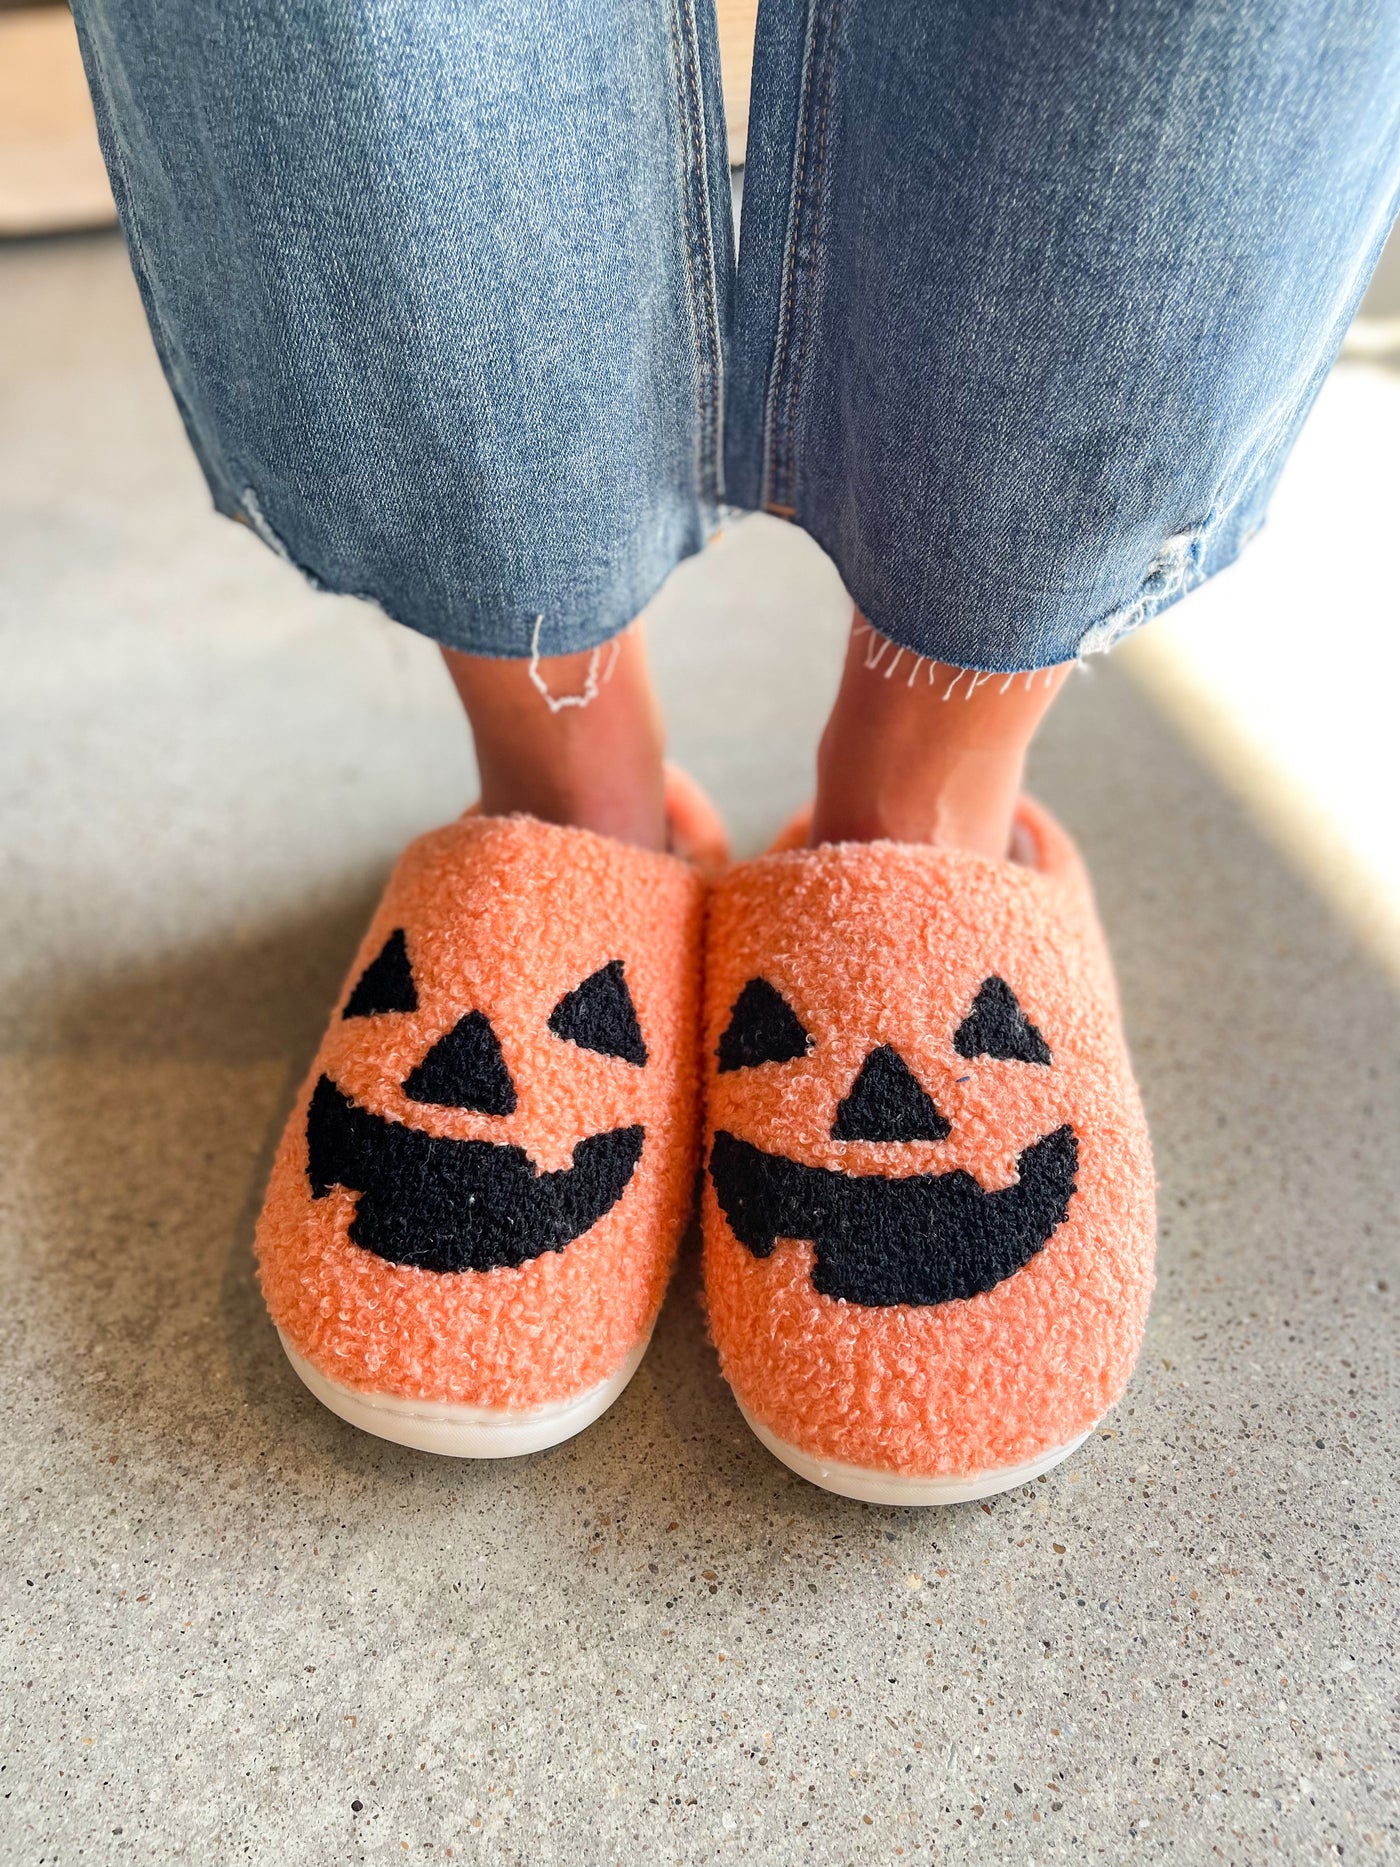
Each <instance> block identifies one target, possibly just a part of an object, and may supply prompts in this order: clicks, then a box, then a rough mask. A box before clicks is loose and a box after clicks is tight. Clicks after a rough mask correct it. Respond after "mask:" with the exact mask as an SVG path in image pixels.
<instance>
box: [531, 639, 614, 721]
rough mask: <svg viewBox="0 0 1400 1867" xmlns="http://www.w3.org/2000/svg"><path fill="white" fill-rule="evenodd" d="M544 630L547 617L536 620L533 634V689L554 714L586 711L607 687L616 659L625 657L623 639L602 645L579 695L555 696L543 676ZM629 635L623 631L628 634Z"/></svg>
mask: <svg viewBox="0 0 1400 1867" xmlns="http://www.w3.org/2000/svg"><path fill="white" fill-rule="evenodd" d="M543 626H544V617H543V616H536V618H535V626H534V628H533V629H532V630H531V632H530V665H529V667H528V669H527V670H526V672H527V673H528V674H529V676H530V685H531V686H532V687H533V688H534V690H535V692H536V693H537V694H538V695H539V696H540V698H541V700H543V701H544V704H545V705H546V706H547V707H548V708H549V710H550V712H551V713H562V712H563V710H564V708H565V707H586V706H589V705H590V704H591V703H592V702H593V701H595V700H596V699H597V698H598V692H599V689H600V688H603V687H606V686H607V684H608V682H609V681H610V680H611V679H612V677H613V670H614V669H615V668H616V667H617V658H618V656H619V655H620V654H621V653H622V635H615V636H614V637H613V639H612V640H611V641H610V642H600V643H599V644H598V646H597V647H596V648H595V649H594V650H593V651H592V653H591V654H590V655H589V657H588V672H587V674H586V675H585V676H584V681H583V688H582V690H581V691H580V692H579V693H576V694H552V693H550V691H549V683H548V682H547V681H546V680H545V678H544V676H543V675H542V674H541V673H540V630H541V628H542V627H543ZM625 633H626V631H625V630H624V631H623V634H625ZM605 648H606V649H607V651H608V665H607V666H606V668H604V669H603V672H602V675H601V677H600V676H599V673H598V669H599V668H600V667H601V666H602V660H603V650H604V649H605Z"/></svg>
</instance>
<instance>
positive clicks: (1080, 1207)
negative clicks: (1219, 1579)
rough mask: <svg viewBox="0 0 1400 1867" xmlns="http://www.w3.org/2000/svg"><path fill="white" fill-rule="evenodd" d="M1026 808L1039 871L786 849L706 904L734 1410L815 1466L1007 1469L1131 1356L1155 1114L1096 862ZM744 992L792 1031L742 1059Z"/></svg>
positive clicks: (723, 1348) (945, 856) (1041, 814)
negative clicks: (1115, 966)
mask: <svg viewBox="0 0 1400 1867" xmlns="http://www.w3.org/2000/svg"><path fill="white" fill-rule="evenodd" d="M1019 815H1020V821H1019V836H1018V846H1019V847H1020V848H1022V849H1024V850H1026V851H1027V852H1028V853H1030V854H1031V855H1032V856H1033V858H1034V865H1033V866H1031V865H1023V864H1019V863H1012V862H993V861H989V860H986V859H984V858H982V857H979V856H974V855H970V854H964V853H960V852H950V851H944V850H936V849H931V848H923V847H917V846H913V845H905V844H896V843H867V844H856V843H848V844H834V845H826V846H822V847H818V848H815V849H805V848H800V847H791V846H789V847H788V848H786V849H785V850H783V851H780V852H778V853H771V854H769V855H767V856H764V857H760V858H759V859H758V860H757V861H753V862H747V863H743V864H740V865H739V866H737V867H735V868H733V869H731V870H730V871H729V872H728V874H727V875H725V876H724V877H723V878H722V879H721V880H720V881H719V882H718V884H717V885H716V886H715V888H714V890H713V892H712V895H711V905H710V915H709V931H708V936H707V954H706V1012H705V1024H704V1031H705V1038H704V1041H705V1051H706V1059H707V1061H706V1083H707V1090H706V1093H707V1110H706V1123H707V1128H708V1131H709V1152H708V1157H707V1158H708V1167H709V1170H708V1171H707V1173H706V1176H705V1179H706V1184H705V1193H704V1222H705V1290H706V1301H707V1305H708V1310H709V1318H710V1327H711V1331H712V1334H713V1336H714V1340H715V1343H716V1346H717V1348H718V1350H719V1355H720V1361H721V1365H722V1367H723V1369H724V1373H725V1375H726V1377H727V1378H728V1380H729V1382H730V1383H731V1385H732V1386H733V1388H734V1390H735V1392H736V1394H737V1395H738V1397H739V1399H740V1401H741V1402H742V1403H743V1406H744V1407H745V1409H746V1411H747V1412H748V1413H749V1414H750V1415H751V1416H752V1417H753V1418H755V1419H757V1420H758V1421H760V1422H761V1423H762V1424H763V1425H765V1426H767V1427H768V1428H769V1429H770V1430H771V1431H772V1432H773V1433H775V1434H776V1435H778V1436H779V1437H780V1438H782V1439H784V1440H786V1441H788V1442H789V1443H790V1444H792V1445H795V1446H797V1447H799V1448H801V1449H802V1450H803V1451H806V1452H808V1453H811V1454H813V1455H814V1456H816V1457H819V1458H828V1459H838V1460H843V1461H845V1462H847V1463H850V1464H853V1465H858V1466H864V1467H867V1468H869V1469H873V1470H881V1471H887V1472H900V1473H906V1474H909V1475H911V1476H914V1475H918V1476H931V1477H932V1476H954V1475H970V1474H973V1473H977V1472H985V1471H990V1470H995V1469H997V1468H999V1467H1003V1466H1009V1465H1017V1464H1021V1463H1023V1462H1025V1461H1028V1460H1030V1459H1033V1458H1035V1457H1036V1456H1037V1455H1038V1454H1040V1453H1042V1452H1045V1451H1048V1450H1050V1449H1051V1448H1053V1447H1057V1446H1061V1445H1064V1444H1066V1443H1067V1442H1068V1441H1070V1440H1072V1439H1074V1438H1075V1437H1076V1436H1077V1435H1078V1434H1080V1433H1082V1432H1084V1431H1085V1430H1086V1429H1087V1428H1089V1427H1090V1426H1092V1425H1093V1424H1094V1422H1095V1421H1096V1420H1098V1419H1099V1418H1100V1417H1101V1416H1102V1415H1103V1413H1104V1412H1105V1410H1106V1409H1107V1408H1109V1407H1110V1406H1112V1404H1113V1403H1114V1402H1115V1401H1116V1400H1117V1399H1118V1397H1119V1396H1120V1395H1121V1393H1122V1391H1123V1388H1124V1386H1125V1385H1126V1383H1127V1380H1128V1376H1129V1374H1130V1372H1131V1370H1132V1366H1133V1362H1134V1359H1135V1357H1136V1355H1137V1350H1138V1346H1139V1343H1140V1341H1141V1338H1142V1330H1143V1326H1144V1323H1145V1321H1146V1316H1147V1306H1148V1300H1149V1297H1150V1294H1151V1287H1152V1257H1153V1246H1154V1236H1155V1213H1154V1196H1153V1194H1154V1183H1153V1173H1152V1160H1151V1152H1150V1147H1149V1143H1148V1136H1147V1128H1146V1124H1145V1121H1144V1119H1143V1114H1142V1108H1141V1104H1140V1102H1139V1099H1138V1094H1137V1089H1136V1086H1135V1084H1134V1081H1133V1075H1132V1070H1131V1066H1130V1064H1129V1061H1128V1057H1127V1052H1126V1050H1125V1047H1124V1043H1123V1038H1122V1034H1121V1028H1120V1023H1119V1015H1118V1008H1117V998H1116V991H1115V987H1114V982H1113V976H1112V970H1111V966H1110V963H1109V958H1108V953H1107V949H1106V947H1105V944H1104V941H1103V938H1102V935H1101V932H1100V929H1099V924H1098V918H1097V914H1096V911H1095V908H1094V903H1093V898H1092V894H1091V891H1090V887H1089V882H1088V878H1087V876H1086V874H1085V872H1084V869H1083V867H1082V865H1081V863H1080V861H1079V858H1078V856H1077V854H1076V852H1075V850H1074V847H1073V845H1072V844H1071V842H1070V840H1069V838H1068V837H1067V836H1066V835H1065V833H1064V831H1063V830H1061V829H1060V828H1059V826H1058V825H1057V824H1056V823H1055V822H1054V821H1053V820H1052V819H1051V818H1050V816H1049V815H1048V813H1047V812H1045V811H1044V810H1042V809H1040V808H1039V807H1038V806H1037V805H1035V804H1032V803H1031V802H1029V801H1028V800H1027V801H1024V802H1023V804H1022V806H1021V810H1020V814H1019ZM784 840H785V841H790V840H795V838H791V839H789V838H785V839H784ZM755 981H760V982H761V983H762V986H763V987H764V988H766V989H764V990H762V991H758V990H757V989H756V987H755V983H754V982H755ZM778 1001H781V1004H782V1005H784V1006H785V1007H786V1008H787V1013H788V1014H789V1015H790V1021H791V1022H790V1023H789V1022H788V1018H787V1017H784V1018H782V1019H781V1020H780V1019H779V1017H778V1014H777V1012H776V1010H775V1005H776V1003H777V1002H778ZM746 1003H747V1007H748V1014H745V1013H744V1007H745V1004H746ZM755 1003H757V1004H759V1005H760V1006H761V1007H762V1009H763V1010H764V1013H765V1028H769V1029H771V1028H773V1027H774V1025H775V1024H778V1023H780V1022H781V1024H782V1025H783V1027H784V1028H787V1029H788V1030H789V1032H791V1031H792V1030H793V1029H800V1030H801V1031H803V1032H805V1033H806V1035H807V1038H808V1039H809V1041H808V1043H807V1044H806V1045H805V1046H801V1045H798V1044H797V1043H796V1042H795V1041H792V1042H789V1043H788V1044H787V1045H786V1048H785V1050H784V1051H783V1053H782V1056H781V1060H769V1061H761V1062H756V1063H752V1064H749V1065H747V1066H743V1065H738V1064H736V1062H735V1058H736V1055H737V1048H736V1045H735V1043H734V1042H733V1041H730V1042H728V1043H726V1034H727V1033H728V1032H729V1030H730V1027H731V1025H732V1023H733V1022H734V1020H735V1016H736V1011H737V1012H739V1013H740V1014H741V1018H740V1022H741V1025H742V1026H743V1027H744V1028H747V1026H748V1024H749V1023H751V1022H752V1018H751V1015H749V1014H751V1013H752V1009H753V1007H754V1005H755ZM780 1049H781V1047H780ZM843 1111H844V1112H843ZM882 1131H883V1132H888V1133H896V1134H899V1135H900V1136H901V1137H904V1138H899V1139H879V1138H867V1137H873V1136H874V1135H875V1134H877V1133H879V1132H882ZM726 1207H727V1208H728V1216H726ZM789 1228H790V1229H789ZM824 1292H825V1293H824Z"/></svg>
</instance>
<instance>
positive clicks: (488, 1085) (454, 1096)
mask: <svg viewBox="0 0 1400 1867" xmlns="http://www.w3.org/2000/svg"><path fill="white" fill-rule="evenodd" d="M403 1092H404V1094H405V1095H406V1096H407V1097H408V1099H409V1101H410V1102H436V1103H437V1104H438V1105H439V1107H441V1108H452V1109H475V1110H476V1111H477V1112H478V1114H481V1115H509V1114H511V1113H512V1112H513V1111H514V1108H515V1084H514V1083H513V1082H512V1081H511V1079H510V1071H509V1070H508V1069H507V1068H506V1060H505V1058H504V1057H503V1056H502V1055H501V1046H500V1044H499V1042H498V1041H497V1038H496V1033H495V1032H494V1031H493V1030H492V1029H491V1020H490V1019H489V1018H488V1017H487V1016H486V1013H485V1012H484V1011H469V1012H468V1013H467V1015H466V1017H465V1018H461V1019H459V1020H458V1022H457V1023H456V1024H454V1025H453V1027H452V1029H451V1030H450V1031H449V1032H448V1033H447V1035H446V1037H440V1038H439V1039H438V1041H437V1042H436V1043H435V1044H434V1045H433V1047H432V1049H431V1050H430V1051H429V1052H428V1054H427V1056H426V1057H424V1059H423V1061H422V1062H421V1063H419V1064H418V1065H417V1066H416V1067H415V1068H414V1069H413V1070H412V1071H410V1073H409V1075H408V1076H407V1077H406V1078H405V1080H404V1086H403Z"/></svg>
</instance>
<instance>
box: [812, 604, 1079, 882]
mask: <svg viewBox="0 0 1400 1867" xmlns="http://www.w3.org/2000/svg"><path fill="white" fill-rule="evenodd" d="M873 639H874V640H875V642H876V643H877V644H878V642H879V637H875V638H873ZM871 640H872V637H871V636H870V634H869V633H868V632H867V631H866V630H865V629H864V628H863V627H862V626H861V618H860V617H859V616H857V618H856V623H855V627H854V628H853V629H852V632H851V639H850V642H849V644H848V646H847V649H846V666H845V669H844V672H843V673H842V676H841V686H840V689H839V691H838V693H837V696H836V702H835V705H834V706H833V707H832V710H831V717H830V718H829V719H828V721H827V724H826V730H825V732H824V733H823V734H822V741H821V748H820V750H819V752H818V754H817V798H816V805H815V808H814V811H813V816H812V841H813V842H814V843H837V842H871V841H874V840H875V839H876V838H879V837H889V838H890V839H891V840H892V841H895V842H900V843H938V844H941V845H942V846H943V847H945V848H950V849H970V850H974V851H976V852H977V853H978V854H979V855H984V856H995V857H1004V856H1005V855H1006V854H1007V853H1008V850H1009V849H1010V845H1011V824H1012V815H1013V812H1014V810H1015V806H1016V798H1017V795H1018V794H1019V792H1020V788H1021V775H1022V770H1023V767H1024V765H1025V758H1026V751H1027V748H1028V747H1029V746H1030V742H1031V740H1032V738H1033V737H1034V735H1035V730H1036V728H1037V726H1039V724H1040V722H1041V720H1042V719H1043V718H1044V716H1045V714H1046V712H1047V711H1048V709H1049V707H1050V703H1051V701H1052V700H1053V699H1054V698H1055V695H1056V694H1057V693H1058V692H1059V690H1060V688H1061V687H1062V686H1063V685H1064V681H1065V677H1066V675H1067V674H1068V672H1069V667H1068V666H1064V667H1059V668H1053V669H1049V670H1047V671H1042V672H1040V673H1037V674H1034V675H1031V676H1027V675H1024V674H1017V675H1011V676H1007V675H1005V674H994V675H990V676H989V675H978V676H976V677H975V678H974V676H973V675H972V674H971V673H968V672H966V671H963V672H961V673H960V672H959V670H958V669H957V668H947V667H944V666H943V665H942V664H941V663H938V662H932V663H930V662H927V661H925V662H923V663H922V664H921V665H920V666H919V667H918V668H917V671H916V668H915V661H914V657H913V656H912V655H910V654H909V652H908V651H907V650H906V651H904V653H903V654H902V655H901V656H900V659H899V660H898V661H897V662H894V657H895V655H896V652H897V651H896V650H895V648H894V645H893V644H890V645H889V646H888V647H887V648H886V650H885V651H884V653H883V654H882V655H881V656H880V658H879V660H878V662H877V663H876V665H875V666H873V667H870V666H867V659H868V658H870V657H869V647H868V645H869V644H870V642H871ZM892 662H894V666H893V672H890V669H891V663H892ZM911 674H912V675H913V676H914V678H913V680H912V682H911V680H910V676H911ZM930 676H931V678H930Z"/></svg>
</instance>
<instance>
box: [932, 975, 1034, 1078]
mask: <svg viewBox="0 0 1400 1867" xmlns="http://www.w3.org/2000/svg"><path fill="white" fill-rule="evenodd" d="M953 1048H954V1050H956V1051H957V1053H958V1055H959V1056H960V1057H1002V1058H1005V1059H1006V1060H1007V1061H1008V1062H1012V1063H1049V1062H1050V1061H1051V1056H1050V1046H1049V1044H1047V1043H1046V1041H1045V1039H1044V1038H1043V1037H1042V1036H1041V1035H1040V1032H1039V1031H1038V1030H1037V1029H1036V1028H1035V1026H1034V1025H1033V1024H1032V1023H1031V1021H1030V1019H1029V1018H1028V1017H1027V1016H1026V1014H1025V1012H1024V1011H1022V1009H1021V1003H1020V1000H1019V999H1018V998H1017V996H1016V994H1015V993H1014V992H1013V991H1012V989H1011V987H1010V986H1009V985H1008V984H1007V983H1006V981H1005V979H998V978H997V977H996V975H995V974H993V975H992V977H991V978H990V979H984V980H983V981H982V983H981V985H980V986H979V987H978V991H977V996H976V998H975V999H974V1000H973V1001H972V1010H971V1011H970V1012H968V1014H967V1016H966V1017H965V1018H964V1019H963V1021H962V1023H961V1024H960V1025H959V1026H958V1028H957V1031H956V1033H955V1035H954V1037H953Z"/></svg>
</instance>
